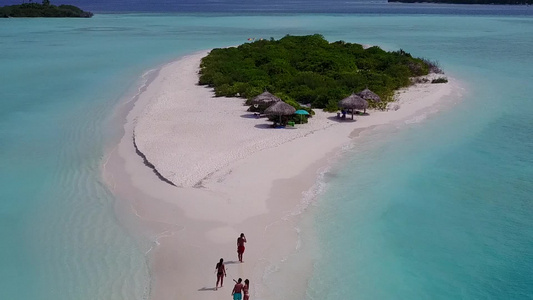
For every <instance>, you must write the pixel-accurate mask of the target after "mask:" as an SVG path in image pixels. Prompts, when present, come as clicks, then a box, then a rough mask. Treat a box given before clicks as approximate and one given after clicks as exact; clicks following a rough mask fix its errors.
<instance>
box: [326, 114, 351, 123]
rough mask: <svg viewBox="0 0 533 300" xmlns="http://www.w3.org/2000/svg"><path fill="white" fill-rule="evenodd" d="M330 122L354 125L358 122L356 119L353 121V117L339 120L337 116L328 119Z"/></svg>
mask: <svg viewBox="0 0 533 300" xmlns="http://www.w3.org/2000/svg"><path fill="white" fill-rule="evenodd" d="M328 120H330V121H335V122H338V123H353V122H356V121H357V120H356V119H353V120H352V117H346V119H342V118H337V117H336V116H331V117H328Z"/></svg>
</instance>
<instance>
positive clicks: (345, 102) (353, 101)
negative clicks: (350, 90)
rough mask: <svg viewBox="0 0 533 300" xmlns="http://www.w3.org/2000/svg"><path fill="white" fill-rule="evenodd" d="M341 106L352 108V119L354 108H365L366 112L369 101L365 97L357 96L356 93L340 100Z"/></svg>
mask: <svg viewBox="0 0 533 300" xmlns="http://www.w3.org/2000/svg"><path fill="white" fill-rule="evenodd" d="M339 106H340V107H341V108H345V109H350V110H351V111H352V120H353V113H354V110H355V109H363V110H364V112H365V113H366V108H367V107H368V102H367V101H366V100H365V99H363V98H361V97H359V96H357V95H356V94H351V95H350V96H348V97H346V98H344V99H342V100H341V101H339Z"/></svg>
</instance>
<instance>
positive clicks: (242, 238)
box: [237, 233, 246, 262]
mask: <svg viewBox="0 0 533 300" xmlns="http://www.w3.org/2000/svg"><path fill="white" fill-rule="evenodd" d="M244 243H246V237H245V236H244V233H241V236H239V237H238V238H237V254H238V255H239V261H240V262H242V254H243V253H244Z"/></svg>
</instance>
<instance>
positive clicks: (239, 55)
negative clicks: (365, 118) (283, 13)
mask: <svg viewBox="0 0 533 300" xmlns="http://www.w3.org/2000/svg"><path fill="white" fill-rule="evenodd" d="M200 67H201V70H200V80H199V84H201V85H208V86H210V87H214V89H215V94H216V96H241V97H245V98H248V99H251V98H253V97H255V96H257V95H259V94H260V93H262V92H264V91H265V90H268V91H269V92H271V93H273V94H275V95H276V96H278V97H280V98H281V99H283V100H284V101H285V102H287V103H289V104H294V103H301V104H311V105H312V107H316V108H325V109H327V110H330V111H333V110H336V109H337V103H338V101H339V100H341V99H343V98H345V97H347V96H349V95H350V94H351V93H354V92H355V93H357V92H360V91H361V90H363V89H365V88H369V89H371V90H372V91H374V92H375V93H377V94H378V95H379V96H380V97H381V98H382V99H383V100H385V103H381V104H380V105H386V102H387V101H390V100H392V97H393V95H394V91H395V90H397V89H399V88H401V87H406V86H409V85H410V84H411V81H410V78H411V77H416V76H421V75H427V74H428V73H429V72H430V71H434V72H441V70H440V69H439V68H438V66H437V64H436V63H434V62H430V61H428V60H426V59H421V58H414V57H412V56H411V54H409V53H407V52H405V51H403V50H401V49H400V50H399V51H393V52H386V51H384V50H382V49H381V48H379V47H377V46H374V47H370V48H367V49H365V48H364V47H363V46H362V45H360V44H355V43H354V44H352V43H346V42H344V41H338V42H334V43H329V42H328V41H326V40H325V39H324V37H323V36H321V35H319V34H315V35H308V36H290V35H287V36H285V37H283V38H282V39H280V40H274V39H273V38H272V39H270V40H258V41H254V42H251V43H245V44H243V45H240V46H238V47H231V48H223V49H213V50H212V51H211V52H210V53H209V54H208V55H207V56H206V57H204V58H203V59H202V62H201V66H200ZM371 104H372V103H371ZM293 106H298V105H293Z"/></svg>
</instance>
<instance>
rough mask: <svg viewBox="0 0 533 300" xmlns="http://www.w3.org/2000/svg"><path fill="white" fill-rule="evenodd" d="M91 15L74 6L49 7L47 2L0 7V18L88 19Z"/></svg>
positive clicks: (46, 0)
mask: <svg viewBox="0 0 533 300" xmlns="http://www.w3.org/2000/svg"><path fill="white" fill-rule="evenodd" d="M92 16H93V14H92V13H91V12H86V11H83V10H81V9H80V8H78V7H76V6H74V5H59V6H55V5H51V4H50V1H49V0H44V1H43V2H42V4H39V3H33V2H30V3H23V4H20V5H9V6H4V7H0V17H5V18H8V17H12V18H17V17H25V18H28V17H31V18H38V17H41V18H42V17H47V18H90V17H92Z"/></svg>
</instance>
